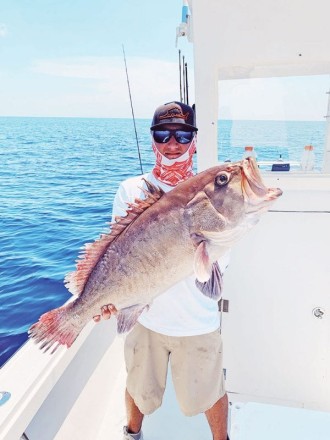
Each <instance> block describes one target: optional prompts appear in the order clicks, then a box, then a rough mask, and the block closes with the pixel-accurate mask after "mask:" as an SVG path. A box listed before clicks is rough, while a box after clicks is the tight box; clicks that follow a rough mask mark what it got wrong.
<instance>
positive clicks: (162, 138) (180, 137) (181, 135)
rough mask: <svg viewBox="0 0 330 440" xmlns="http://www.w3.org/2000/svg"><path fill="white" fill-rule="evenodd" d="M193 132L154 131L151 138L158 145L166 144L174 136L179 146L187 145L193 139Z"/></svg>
mask: <svg viewBox="0 0 330 440" xmlns="http://www.w3.org/2000/svg"><path fill="white" fill-rule="evenodd" d="M194 135H195V132H193V131H183V130H154V131H153V132H152V136H153V138H154V140H155V141H156V142H157V143H159V144H166V142H169V141H170V139H171V137H172V136H174V138H175V140H176V141H177V142H179V144H189V142H191V141H192V140H193V138H194Z"/></svg>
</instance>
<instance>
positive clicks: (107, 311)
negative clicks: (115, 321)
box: [93, 304, 117, 322]
mask: <svg viewBox="0 0 330 440" xmlns="http://www.w3.org/2000/svg"><path fill="white" fill-rule="evenodd" d="M116 313H117V309H116V307H115V306H114V305H113V304H107V305H105V306H103V307H102V308H101V314H100V315H95V316H93V319H94V321H95V322H100V321H101V319H110V318H111V315H115V314H116Z"/></svg>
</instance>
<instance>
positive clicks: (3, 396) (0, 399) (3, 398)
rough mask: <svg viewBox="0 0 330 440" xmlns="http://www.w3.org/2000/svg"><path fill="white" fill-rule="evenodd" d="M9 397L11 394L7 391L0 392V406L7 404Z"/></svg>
mask: <svg viewBox="0 0 330 440" xmlns="http://www.w3.org/2000/svg"><path fill="white" fill-rule="evenodd" d="M10 396H11V394H10V393H9V392H8V391H0V406H1V405H4V404H5V403H6V402H8V400H9V399H10Z"/></svg>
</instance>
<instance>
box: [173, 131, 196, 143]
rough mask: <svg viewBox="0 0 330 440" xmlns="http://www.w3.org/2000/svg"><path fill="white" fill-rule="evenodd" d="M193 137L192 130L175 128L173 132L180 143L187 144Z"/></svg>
mask: <svg viewBox="0 0 330 440" xmlns="http://www.w3.org/2000/svg"><path fill="white" fill-rule="evenodd" d="M193 137H194V133H193V132H192V131H182V130H177V131H176V132H175V139H176V141H177V142H179V143H180V144H188V143H189V142H191V141H192V139H193Z"/></svg>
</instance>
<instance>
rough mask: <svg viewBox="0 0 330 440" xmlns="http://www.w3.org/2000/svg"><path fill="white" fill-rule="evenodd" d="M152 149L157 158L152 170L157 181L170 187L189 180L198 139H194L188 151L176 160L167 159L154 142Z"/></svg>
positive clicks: (191, 174)
mask: <svg viewBox="0 0 330 440" xmlns="http://www.w3.org/2000/svg"><path fill="white" fill-rule="evenodd" d="M152 149H153V150H154V153H155V156H156V163H155V166H154V168H153V170H152V173H153V175H154V176H155V177H156V179H158V180H160V181H161V182H163V183H166V184H167V185H170V186H176V185H177V184H178V183H180V182H183V181H184V180H187V179H188V177H191V176H193V175H194V173H193V155H194V153H195V151H196V138H195V137H194V138H193V140H192V141H191V144H190V146H189V148H188V150H187V151H186V152H185V153H184V154H183V155H182V156H180V157H178V158H176V159H167V157H165V156H163V155H162V154H161V153H160V152H159V151H158V149H157V147H156V145H155V142H154V141H152Z"/></svg>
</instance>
